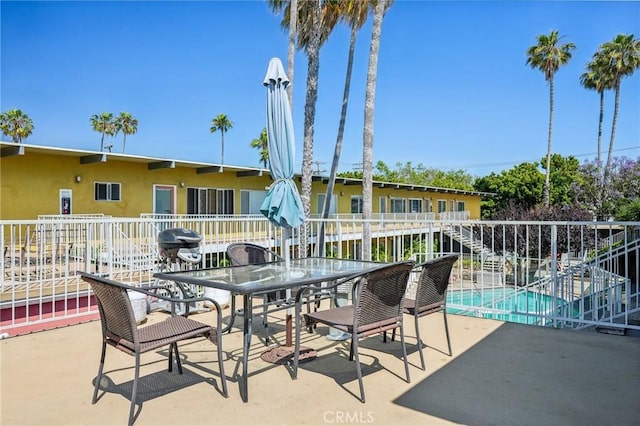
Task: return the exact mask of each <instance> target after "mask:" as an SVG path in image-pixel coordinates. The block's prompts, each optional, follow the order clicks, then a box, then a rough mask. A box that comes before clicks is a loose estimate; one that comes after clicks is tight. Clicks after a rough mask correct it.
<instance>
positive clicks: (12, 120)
mask: <svg viewBox="0 0 640 426" xmlns="http://www.w3.org/2000/svg"><path fill="white" fill-rule="evenodd" d="M33 129H34V127H33V121H31V118H29V116H28V115H27V114H25V113H24V112H22V110H19V109H15V108H14V109H10V110H8V111H6V112H3V113H2V114H0V130H1V131H2V134H4V135H6V136H9V137H10V138H11V139H12V140H13V142H15V143H22V141H23V140H24V139H26V138H28V137H29V136H31V133H33Z"/></svg>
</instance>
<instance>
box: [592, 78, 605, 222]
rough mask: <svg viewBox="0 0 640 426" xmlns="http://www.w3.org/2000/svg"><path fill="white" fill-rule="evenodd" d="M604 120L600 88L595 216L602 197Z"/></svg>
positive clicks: (599, 207)
mask: <svg viewBox="0 0 640 426" xmlns="http://www.w3.org/2000/svg"><path fill="white" fill-rule="evenodd" d="M603 122H604V90H600V115H599V117H598V154H597V155H598V157H597V161H596V173H595V182H594V188H595V197H596V199H595V200H594V201H595V210H596V217H597V218H599V212H600V210H601V208H602V199H603V197H604V194H603V190H604V186H603V185H602V176H603V174H602V123H603Z"/></svg>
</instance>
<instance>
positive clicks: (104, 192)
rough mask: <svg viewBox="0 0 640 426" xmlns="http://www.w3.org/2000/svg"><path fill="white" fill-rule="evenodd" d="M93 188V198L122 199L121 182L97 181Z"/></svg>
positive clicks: (104, 199) (97, 199)
mask: <svg viewBox="0 0 640 426" xmlns="http://www.w3.org/2000/svg"><path fill="white" fill-rule="evenodd" d="M93 188H94V189H93V194H94V195H93V198H94V200H96V201H120V184H119V183H113V182H96V183H95V184H94V187H93Z"/></svg>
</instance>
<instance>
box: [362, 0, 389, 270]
mask: <svg viewBox="0 0 640 426" xmlns="http://www.w3.org/2000/svg"><path fill="white" fill-rule="evenodd" d="M392 3H393V0H378V3H377V4H376V6H375V9H374V13H373V26H372V30H371V42H370V46H369V65H368V67H367V86H366V87H367V88H366V92H365V98H364V131H363V136H362V139H363V141H362V175H363V179H362V218H363V219H364V221H363V226H362V259H363V260H371V222H370V221H369V220H370V219H371V217H372V206H373V116H374V112H375V103H376V80H377V76H378V52H379V51H380V37H381V34H382V20H383V18H384V15H385V13H386V12H387V10H388V9H389V7H391V4H392Z"/></svg>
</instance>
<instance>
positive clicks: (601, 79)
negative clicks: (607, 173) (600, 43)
mask: <svg viewBox="0 0 640 426" xmlns="http://www.w3.org/2000/svg"><path fill="white" fill-rule="evenodd" d="M605 65H606V64H605V63H604V58H603V55H602V52H600V51H598V52H596V53H595V54H594V55H593V58H592V60H591V62H589V63H588V64H587V70H586V71H585V72H584V73H583V74H582V75H581V76H580V84H582V86H584V88H585V89H589V90H595V91H596V92H597V93H598V94H599V95H600V114H599V117H598V153H597V166H598V168H599V169H600V168H602V124H603V121H604V92H605V90H608V89H612V88H613V84H612V83H613V82H612V81H611V79H610V78H609V76H608V75H607V73H606V68H605Z"/></svg>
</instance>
